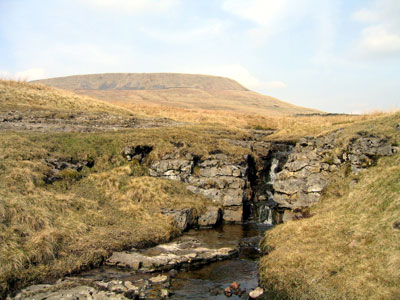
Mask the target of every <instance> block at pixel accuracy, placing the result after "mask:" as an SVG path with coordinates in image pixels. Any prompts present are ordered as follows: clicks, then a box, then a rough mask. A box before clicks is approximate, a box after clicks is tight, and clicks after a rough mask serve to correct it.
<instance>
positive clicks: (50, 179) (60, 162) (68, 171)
mask: <svg viewBox="0 0 400 300" xmlns="http://www.w3.org/2000/svg"><path fill="white" fill-rule="evenodd" d="M42 162H43V163H45V164H46V165H47V166H48V167H50V170H49V172H48V173H47V174H46V176H45V177H44V178H43V180H44V182H46V183H47V184H52V183H54V182H55V181H59V180H62V179H64V178H65V177H68V176H69V177H71V176H75V177H77V174H78V172H80V171H82V169H83V168H84V167H88V168H92V167H93V166H94V164H95V162H94V160H93V159H87V160H81V161H78V160H75V159H72V158H71V159H62V158H49V159H43V160H42Z"/></svg>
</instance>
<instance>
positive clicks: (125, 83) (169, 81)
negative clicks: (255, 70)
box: [35, 73, 320, 116]
mask: <svg viewBox="0 0 400 300" xmlns="http://www.w3.org/2000/svg"><path fill="white" fill-rule="evenodd" d="M35 82H37V83H42V84H45V85H49V86H53V87H56V88H61V89H66V90H72V91H74V92H75V93H77V94H80V95H86V96H90V97H94V98H97V99H100V100H103V101H107V102H111V103H113V104H118V105H123V106H125V107H126V106H129V105H142V106H146V105H156V106H164V107H165V106H168V107H177V108H183V109H191V110H192V109H201V110H213V111H228V112H238V113H246V114H258V115H267V116H284V115H295V114H313V113H319V112H320V111H317V110H314V109H309V108H304V107H300V106H296V105H293V104H290V103H287V102H284V101H281V100H279V99H277V98H274V97H271V96H267V95H262V94H259V93H256V92H253V91H250V90H248V89H246V88H245V87H243V86H242V85H240V84H239V83H238V82H236V81H234V80H232V79H229V78H225V77H219V76H210V75H194V74H178V73H108V74H89V75H75V76H67V77H58V78H50V79H44V80H36V81H35Z"/></svg>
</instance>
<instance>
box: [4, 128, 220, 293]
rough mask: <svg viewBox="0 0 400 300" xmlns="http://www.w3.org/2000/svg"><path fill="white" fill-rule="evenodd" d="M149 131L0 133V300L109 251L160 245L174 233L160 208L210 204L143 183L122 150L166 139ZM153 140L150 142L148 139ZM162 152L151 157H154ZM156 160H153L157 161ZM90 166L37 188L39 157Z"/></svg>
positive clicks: (173, 186)
mask: <svg viewBox="0 0 400 300" xmlns="http://www.w3.org/2000/svg"><path fill="white" fill-rule="evenodd" d="M161 132H162V131H160V132H158V135H159V136H158V138H155V136H156V134H157V131H154V130H150V132H147V134H145V133H142V134H139V135H137V134H133V133H130V132H120V133H109V134H106V133H103V134H96V135H93V134H78V133H74V134H43V133H10V132H7V133H4V132H3V133H0V153H1V154H0V156H1V157H0V244H1V251H0V265H1V268H0V295H1V296H4V295H5V293H6V292H7V291H9V290H12V289H15V288H18V287H20V286H22V285H24V284H25V283H27V282H32V281H41V280H43V279H45V278H47V277H54V276H61V275H65V274H68V273H71V272H75V271H78V270H81V269H83V268H87V267H89V266H91V265H96V264H99V263H100V262H101V261H102V260H103V259H104V258H105V257H107V256H108V255H109V254H110V253H111V251H114V250H121V249H126V248H129V247H132V246H143V245H145V244H149V243H157V242H160V241H165V240H168V239H170V238H171V237H172V236H175V235H176V234H177V233H178V232H179V230H178V229H177V228H176V227H175V226H174V224H173V222H172V219H171V217H167V216H164V215H162V214H161V213H160V210H161V209H163V208H171V209H179V208H184V207H185V208H187V207H190V208H193V209H194V212H195V214H197V215H198V214H200V213H201V212H202V211H203V210H204V209H205V207H206V206H209V205H213V204H212V203H210V201H209V200H207V199H205V198H204V197H201V196H198V195H194V194H192V193H190V192H189V191H187V189H186V187H185V185H184V184H182V183H180V182H175V181H168V180H163V179H159V178H151V177H148V176H146V175H147V173H148V171H147V169H146V167H145V166H143V165H139V164H138V163H137V162H135V161H134V162H128V161H126V160H125V159H124V158H123V157H122V155H121V150H122V149H123V146H124V145H132V144H133V145H135V143H139V142H143V140H142V139H141V137H142V135H145V136H148V138H147V139H148V140H147V141H149V142H150V140H152V141H153V142H154V141H157V140H158V139H159V142H160V145H161V147H162V145H163V143H165V144H169V142H168V141H167V140H164V138H166V136H164V135H161ZM151 133H153V135H151ZM168 149H169V148H168V147H165V148H162V149H161V150H160V149H158V150H155V152H156V154H154V155H159V154H160V153H162V152H163V151H167V150H168ZM157 153H158V154H157ZM89 157H90V158H91V159H93V160H94V162H95V165H94V166H93V167H92V168H89V167H84V168H83V170H82V171H80V172H79V173H78V172H77V171H75V170H72V169H65V170H63V171H61V172H60V174H61V175H62V176H61V177H62V179H61V180H60V181H57V182H54V183H53V184H50V185H48V184H45V181H44V178H45V177H46V176H47V175H48V174H49V172H50V167H49V166H48V165H47V164H46V163H45V162H44V160H45V159H47V158H59V159H64V160H69V159H71V158H72V159H74V160H77V161H79V160H85V159H88V158H89Z"/></svg>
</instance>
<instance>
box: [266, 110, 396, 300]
mask: <svg viewBox="0 0 400 300" xmlns="http://www.w3.org/2000/svg"><path fill="white" fill-rule="evenodd" d="M399 121H400V114H399V113H397V114H394V115H392V116H388V117H385V118H383V119H379V120H375V121H374V122H366V123H363V124H362V125H360V126H357V127H349V128H347V129H346V130H344V132H343V140H344V141H345V140H346V139H347V138H348V137H350V136H354V134H355V133H356V132H359V131H364V130H368V131H369V132H370V133H376V134H380V135H386V136H388V137H391V139H392V143H393V144H396V143H398V141H399V140H400V133H399V132H398V131H396V124H398V123H399ZM351 182H352V184H351V185H350V183H351ZM354 182H357V183H356V184H354ZM350 186H351V188H350ZM310 213H311V215H313V216H312V217H311V218H307V219H301V220H297V221H290V222H287V223H285V224H282V225H279V226H276V228H274V229H273V230H271V231H268V232H267V234H266V236H265V238H264V240H263V242H262V248H263V250H264V251H265V252H266V253H268V254H266V255H265V256H264V257H263V258H262V259H261V262H260V274H261V277H260V280H261V282H262V283H263V284H264V285H265V286H266V287H267V288H268V289H270V290H274V291H275V292H276V293H274V294H275V297H276V299H309V300H316V299H393V300H394V299H399V298H400V271H399V270H400V230H399V229H398V228H397V229H396V227H395V223H396V222H399V221H400V153H397V154H396V155H394V156H392V157H387V158H381V159H380V160H379V161H378V164H377V166H374V167H371V168H370V169H368V170H366V171H364V172H362V173H361V175H359V176H355V175H351V174H350V175H349V174H348V172H346V167H344V168H342V169H341V170H340V171H339V172H338V173H337V174H335V175H334V176H332V177H331V178H330V186H329V188H328V189H327V191H326V192H325V194H324V195H323V197H322V200H321V202H320V203H318V204H317V205H315V206H313V207H312V208H311V211H310Z"/></svg>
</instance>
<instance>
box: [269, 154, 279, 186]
mask: <svg viewBox="0 0 400 300" xmlns="http://www.w3.org/2000/svg"><path fill="white" fill-rule="evenodd" d="M278 166H279V160H278V159H277V158H275V157H274V158H273V159H272V162H271V168H270V169H269V174H268V175H269V181H268V183H269V184H271V185H272V184H274V181H275V179H276V169H277V168H278Z"/></svg>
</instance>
